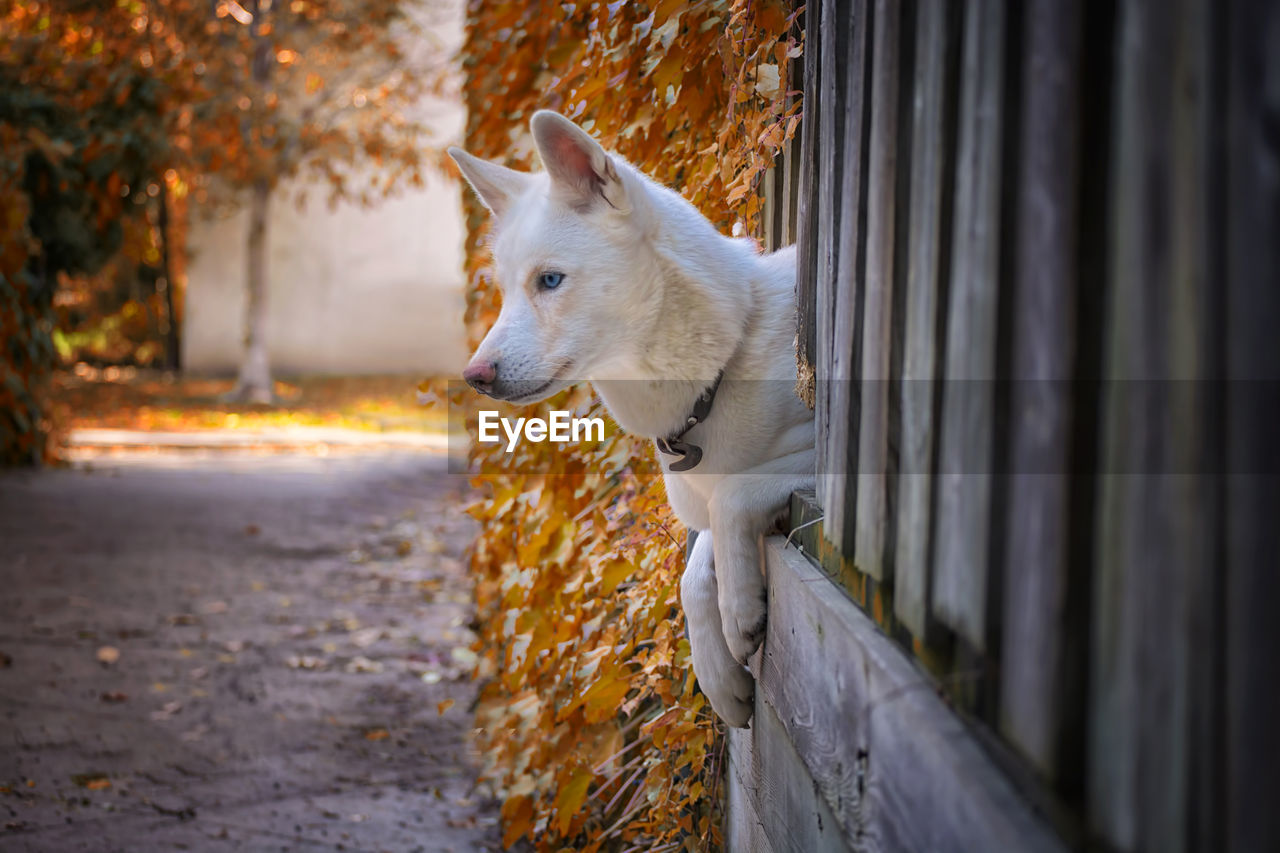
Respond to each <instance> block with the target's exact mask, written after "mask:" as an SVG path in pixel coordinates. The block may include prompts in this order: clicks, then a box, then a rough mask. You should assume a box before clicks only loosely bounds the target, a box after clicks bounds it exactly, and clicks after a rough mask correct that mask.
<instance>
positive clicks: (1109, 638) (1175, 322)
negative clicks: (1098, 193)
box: [1089, 0, 1221, 851]
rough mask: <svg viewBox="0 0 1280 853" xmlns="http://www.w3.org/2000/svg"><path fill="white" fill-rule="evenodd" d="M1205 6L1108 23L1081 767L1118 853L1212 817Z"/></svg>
mask: <svg viewBox="0 0 1280 853" xmlns="http://www.w3.org/2000/svg"><path fill="white" fill-rule="evenodd" d="M1207 11H1208V6H1207V5H1206V4H1205V3H1204V2H1203V0H1182V2H1179V3H1178V4H1176V6H1175V7H1173V8H1170V7H1169V5H1168V4H1163V3H1150V2H1146V3H1133V4H1130V5H1128V6H1126V7H1125V8H1124V9H1123V10H1122V13H1121V17H1120V19H1119V27H1120V29H1119V33H1120V36H1119V38H1120V43H1121V45H1122V46H1123V48H1124V49H1123V50H1122V51H1121V52H1120V54H1119V55H1120V56H1121V60H1120V67H1119V73H1118V80H1119V92H1120V98H1119V102H1118V109H1117V115H1118V116H1120V118H1119V120H1118V124H1117V127H1116V146H1115V151H1116V155H1115V156H1116V158H1117V160H1116V163H1117V168H1116V181H1115V183H1114V197H1113V202H1112V219H1113V222H1114V225H1113V238H1112V245H1113V247H1114V248H1113V259H1112V269H1111V274H1110V276H1109V277H1110V281H1109V282H1108V288H1109V292H1110V310H1109V312H1108V314H1109V317H1110V318H1111V319H1110V322H1109V328H1108V331H1107V335H1106V337H1107V341H1106V344H1107V350H1106V352H1107V368H1106V370H1107V376H1108V378H1110V379H1113V380H1117V381H1114V382H1111V383H1109V384H1108V387H1107V391H1106V395H1105V397H1104V405H1105V409H1104V422H1103V423H1104V432H1103V435H1104V447H1105V452H1106V456H1105V458H1104V466H1105V470H1106V471H1107V472H1108V473H1107V474H1106V475H1105V476H1104V477H1103V478H1102V490H1101V501H1100V502H1099V508H1098V512H1099V515H1098V527H1099V530H1100V538H1099V547H1098V551H1097V558H1096V577H1095V584H1094V586H1095V596H1094V624H1095V631H1094V645H1093V648H1094V659H1093V679H1092V684H1093V686H1094V696H1093V702H1092V706H1091V719H1090V731H1091V732H1092V733H1093V736H1092V738H1091V744H1090V746H1091V749H1090V759H1091V760H1090V765H1089V766H1090V771H1091V772H1090V776H1089V783H1090V796H1089V816H1090V821H1091V824H1092V825H1093V827H1094V828H1095V831H1096V832H1097V833H1098V834H1099V835H1100V836H1102V837H1103V838H1104V839H1106V840H1107V841H1108V842H1109V843H1111V844H1112V845H1114V846H1115V847H1117V848H1119V849H1153V850H1172V851H1179V850H1187V849H1193V848H1194V846H1195V845H1194V844H1193V843H1192V839H1193V835H1192V833H1191V832H1189V831H1188V830H1189V829H1190V828H1191V827H1192V826H1194V825H1196V824H1200V823H1203V822H1205V821H1208V822H1210V823H1212V822H1214V821H1215V820H1216V818H1215V817H1214V815H1213V809H1212V808H1209V809H1207V810H1206V809H1202V808H1200V806H1201V804H1200V803H1198V802H1197V801H1196V791H1197V790H1202V789H1203V785H1202V783H1200V782H1199V781H1198V779H1197V777H1198V775H1199V774H1200V773H1206V774H1209V775H1212V774H1213V770H1212V768H1213V766H1214V764H1216V762H1217V760H1218V758H1217V750H1216V749H1215V748H1214V746H1213V743H1212V738H1209V739H1208V740H1200V739H1195V740H1193V738H1192V732H1193V730H1195V729H1197V728H1200V727H1201V725H1202V723H1200V722H1197V721H1198V720H1200V714H1201V713H1202V712H1204V713H1208V714H1210V716H1212V714H1213V711H1212V709H1213V708H1214V707H1215V706H1217V705H1218V704H1219V703H1220V701H1221V700H1220V697H1219V696H1218V695H1216V694H1217V690H1216V689H1215V688H1214V687H1213V685H1214V683H1215V682H1216V680H1217V676H1215V674H1214V668H1215V666H1216V664H1215V657H1216V656H1214V655H1212V654H1210V655H1209V656H1207V657H1205V656H1202V655H1199V654H1196V653H1195V650H1196V649H1197V648H1198V647H1202V646H1211V645H1212V644H1213V643H1215V642H1216V638H1215V635H1216V633H1217V630H1218V629H1216V628H1215V625H1216V624H1217V621H1218V617H1217V616H1216V615H1215V614H1214V613H1213V611H1212V609H1211V608H1212V602H1213V601H1214V599H1215V598H1216V593H1215V586H1216V583H1217V581H1216V578H1217V576H1218V574H1219V568H1220V567H1219V565H1218V557H1217V550H1216V548H1215V547H1214V545H1213V542H1212V539H1213V530H1212V528H1211V527H1210V525H1211V523H1212V513H1213V506H1212V502H1213V497H1212V495H1213V492H1214V489H1213V488H1212V482H1211V480H1210V478H1208V477H1207V476H1206V473H1205V471H1206V464H1205V463H1206V459H1207V458H1208V457H1207V456H1206V452H1207V451H1206V446H1207V440H1206V436H1207V435H1208V434H1209V433H1210V429H1211V419H1212V417H1213V415H1212V414H1211V413H1210V411H1209V407H1208V405H1207V403H1208V401H1209V400H1210V399H1211V398H1210V397H1209V396H1206V395H1207V394H1211V393H1212V392H1213V386H1212V385H1211V384H1210V383H1206V382H1204V381H1203V380H1205V379H1207V378H1210V377H1211V376H1213V375H1216V372H1214V371H1211V370H1210V368H1211V364H1210V361H1211V358H1212V355H1213V352H1214V351H1215V350H1216V349H1217V345H1215V344H1214V343H1213V342H1212V337H1211V336H1212V334H1213V330H1212V329H1211V328H1210V326H1209V319H1208V318H1211V317H1212V316H1213V312H1212V311H1211V310H1207V309H1209V308H1210V306H1211V305H1212V304H1213V300H1214V296H1213V294H1214V293H1216V292H1217V285H1216V284H1215V282H1216V281H1217V280H1218V276H1217V275H1214V274H1211V273H1210V271H1209V261H1208V258H1209V257H1210V255H1211V253H1212V252H1213V249H1212V247H1211V246H1209V245H1208V244H1207V243H1206V241H1205V236H1204V235H1205V234H1206V230H1207V229H1206V222H1205V219H1204V217H1205V213H1204V211H1205V209H1206V207H1207V206H1208V197H1209V192H1210V190H1209V185H1208V183H1207V182H1206V176H1207V174H1208V171H1207V169H1206V164H1207V162H1208V156H1209V151H1210V149H1211V146H1212V142H1211V136H1212V133H1213V132H1214V130H1213V128H1214V127H1216V124H1217V122H1216V121H1214V120H1213V119H1211V118H1210V114H1209V111H1208V107H1207V104H1206V101H1205V98H1206V96H1207V95H1208V94H1209V93H1210V92H1211V91H1212V89H1211V86H1210V79H1211V77H1210V60H1209V46H1208V41H1207V39H1208V34H1209V33H1210V32H1211V28H1210V27H1209V26H1208V22H1207ZM1153 200H1155V202H1156V203H1154V204H1153ZM1206 762H1207V763H1206ZM1201 837H1206V836H1203V835H1202V836H1201Z"/></svg>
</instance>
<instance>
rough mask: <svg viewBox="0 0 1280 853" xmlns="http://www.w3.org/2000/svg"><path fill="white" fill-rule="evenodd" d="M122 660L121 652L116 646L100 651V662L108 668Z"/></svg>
mask: <svg viewBox="0 0 1280 853" xmlns="http://www.w3.org/2000/svg"><path fill="white" fill-rule="evenodd" d="M118 660H120V650H119V649H117V648H116V647H115V646H103V647H101V648H100V649H98V662H99V663H104V664H106V665H108V666H110V665H111V664H113V663H115V662H116V661H118Z"/></svg>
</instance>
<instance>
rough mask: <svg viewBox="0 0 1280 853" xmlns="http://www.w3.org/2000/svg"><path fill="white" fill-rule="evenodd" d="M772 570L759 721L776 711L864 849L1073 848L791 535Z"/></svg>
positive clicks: (776, 548)
mask: <svg viewBox="0 0 1280 853" xmlns="http://www.w3.org/2000/svg"><path fill="white" fill-rule="evenodd" d="M766 566H767V571H768V584H769V608H770V609H769V632H768V636H767V638H766V640H765V645H764V647H763V651H762V652H761V653H760V654H759V655H758V656H757V658H756V663H755V666H754V671H755V672H756V675H757V678H758V688H757V694H756V695H757V700H756V701H757V714H758V715H760V716H761V718H763V717H764V714H762V713H761V712H762V709H763V708H771V709H773V711H774V712H775V713H776V714H777V719H778V722H779V725H780V726H781V729H782V730H783V731H784V732H785V734H786V739H787V741H788V742H789V744H790V745H791V746H792V747H793V748H794V750H795V753H796V754H797V755H798V757H799V759H800V761H802V762H803V764H804V766H805V767H806V768H807V772H808V774H809V775H810V776H811V777H812V784H813V786H814V787H815V789H816V790H817V791H818V792H820V794H821V796H822V797H823V798H825V800H826V802H827V804H828V805H829V806H830V809H831V813H832V815H833V817H834V819H835V820H837V821H838V822H839V823H840V825H841V827H842V828H843V831H844V833H845V836H846V837H847V838H849V839H851V840H852V842H853V846H854V847H855V848H856V849H859V850H929V851H951V850H954V851H965V850H1020V851H1036V850H1059V849H1062V845H1061V843H1060V841H1059V840H1058V839H1057V837H1056V836H1055V835H1054V834H1053V833H1052V832H1051V830H1050V829H1049V828H1048V826H1047V824H1046V823H1045V822H1044V821H1043V820H1042V819H1041V818H1040V817H1039V816H1038V815H1037V814H1036V813H1034V812H1033V811H1032V809H1031V808H1030V806H1029V805H1028V804H1027V802H1026V801H1025V800H1024V799H1023V798H1022V797H1021V796H1020V795H1019V794H1018V792H1017V791H1016V790H1014V788H1013V786H1012V783H1011V782H1010V780H1009V779H1008V778H1007V777H1006V776H1005V775H1003V774H1002V773H1001V772H999V771H998V770H997V768H996V766H995V765H994V763H993V762H992V760H991V759H990V757H989V756H988V755H987V754H986V753H985V752H984V751H983V749H982V748H981V747H980V745H979V744H978V741H977V740H976V738H975V737H974V736H973V735H972V734H971V733H970V732H969V731H968V730H967V728H966V726H965V724H964V723H963V722H962V721H961V720H960V718H959V717H957V716H956V715H955V714H954V713H952V712H951V710H950V709H949V708H948V707H947V705H946V704H945V703H944V702H943V701H942V700H941V699H940V698H939V696H938V694H937V692H936V690H935V686H934V685H933V683H932V682H930V681H929V680H928V679H927V678H926V677H925V676H924V675H923V674H922V673H921V672H920V671H919V670H918V669H916V667H915V666H913V664H912V663H911V661H910V660H909V659H908V657H907V656H906V654H905V653H904V652H903V651H902V650H901V649H900V648H898V647H897V646H896V645H895V644H894V643H893V642H892V641H891V640H889V639H888V638H887V637H885V636H884V635H883V634H882V633H881V632H880V631H879V630H878V629H877V628H876V627H875V625H874V623H873V622H872V621H871V619H870V618H869V617H868V616H867V615H866V614H864V613H863V612H862V611H861V610H859V609H858V607H857V606H855V605H854V604H853V602H852V601H851V600H850V599H849V598H847V597H846V596H845V595H844V593H843V592H842V591H841V590H840V589H839V587H837V586H835V585H834V584H833V583H832V582H831V581H830V580H829V579H828V578H827V577H826V575H824V574H823V573H822V572H820V571H819V570H818V569H817V568H815V567H814V566H813V565H812V564H810V563H809V562H808V560H807V559H805V557H803V556H802V555H801V554H800V553H799V552H798V551H797V550H796V549H794V548H791V547H789V546H787V545H786V544H785V540H783V539H781V538H780V537H773V538H771V539H769V540H767V542H766ZM753 725H762V724H761V723H760V722H755V723H753ZM763 725H766V726H767V725H768V723H767V722H766V723H764V724H763ZM735 737H737V736H735ZM735 743H740V739H739V740H737V741H735ZM740 748H741V747H739V749H740ZM760 772H761V773H765V774H767V773H769V772H770V767H768V766H763V765H762V766H761V769H760ZM762 814H763V812H762ZM766 823H767V821H766ZM775 844H776V839H775Z"/></svg>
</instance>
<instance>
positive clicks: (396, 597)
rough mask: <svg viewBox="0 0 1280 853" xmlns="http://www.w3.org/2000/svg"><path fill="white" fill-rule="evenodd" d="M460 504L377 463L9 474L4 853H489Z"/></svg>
mask: <svg viewBox="0 0 1280 853" xmlns="http://www.w3.org/2000/svg"><path fill="white" fill-rule="evenodd" d="M462 487H463V484H462V483H461V482H460V481H459V479H458V478H455V477H451V476H449V475H448V474H446V473H444V462H443V459H442V458H441V457H439V456H433V455H430V454H424V453H406V452H387V451H383V452H378V453H361V454H347V455H338V456H330V457H327V458H320V457H314V456H284V457H279V456H273V457H261V456H256V457H255V456H249V455H228V454H214V455H212V456H207V457H198V456H194V455H192V454H187V455H175V454H169V455H161V456H157V457H154V458H151V459H149V460H133V461H129V460H123V461H122V460H115V461H106V462H99V463H97V464H96V465H95V467H94V469H93V470H92V471H89V472H86V471H83V470H67V471H52V472H45V473H40V474H0V820H3V823H4V826H3V829H2V830H0V850H4V851H11V850H13V851H20V850H32V851H37V850H38V851H61V850H92V851H113V850H119V851H161V850H196V851H203V850H214V851H216V850H253V851H256V850H263V851H267V850H271V851H280V850H285V851H290V850H298V851H309V850H347V851H381V850H390V851H413V850H416V851H447V850H453V851H470V850H490V849H496V848H497V843H496V839H497V837H498V835H497V821H496V816H495V815H494V812H493V810H492V808H491V807H490V806H488V805H486V804H485V803H483V802H482V796H481V794H480V793H479V792H477V791H475V790H473V779H474V769H473V765H472V762H471V758H470V756H469V754H468V752H467V749H466V747H465V745H464V735H465V733H466V731H467V729H468V728H469V725H470V714H469V711H468V705H469V703H470V701H471V698H472V695H473V688H472V685H471V683H470V681H469V680H468V679H467V678H466V677H465V676H464V675H462V670H464V669H465V668H466V666H467V664H468V662H469V660H468V659H469V655H470V652H469V651H467V648H466V647H467V645H468V643H469V642H470V639H471V634H470V632H469V630H468V628H467V623H468V621H469V619H470V612H469V604H468V596H467V585H466V581H465V576H464V570H463V566H462V565H461V563H460V554H461V552H462V549H463V548H464V546H465V544H466V542H467V540H468V539H469V538H470V536H471V533H472V529H471V527H470V524H469V522H468V520H467V519H466V518H465V517H464V516H463V515H462V512H461V509H460V507H461V503H462V501H463V500H464V496H463V494H462V493H461V491H460V490H461V489H462ZM450 701H452V704H451V705H450ZM441 708H443V709H444V710H443V713H441V711H440V709H441Z"/></svg>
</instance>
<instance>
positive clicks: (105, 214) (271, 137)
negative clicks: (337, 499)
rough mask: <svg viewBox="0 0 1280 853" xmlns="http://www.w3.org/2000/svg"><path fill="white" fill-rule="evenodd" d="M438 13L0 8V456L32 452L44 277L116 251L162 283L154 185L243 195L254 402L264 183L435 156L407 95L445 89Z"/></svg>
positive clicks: (47, 358) (49, 2)
mask: <svg viewBox="0 0 1280 853" xmlns="http://www.w3.org/2000/svg"><path fill="white" fill-rule="evenodd" d="M437 12H438V9H436V7H435V6H434V5H433V4H431V3H429V2H425V3H424V2H412V1H411V0H245V2H243V3H242V2H237V0H110V2H98V0H13V2H11V3H9V4H6V5H5V6H4V7H3V11H0V160H2V161H3V163H4V170H5V171H4V173H3V175H2V176H0V180H3V181H4V189H5V193H4V196H3V198H2V199H0V215H2V216H3V220H4V223H5V225H6V227H5V229H4V231H3V233H2V234H0V257H2V258H3V259H4V264H3V266H2V267H0V299H2V300H3V302H0V306H2V307H3V310H4V314H3V316H2V317H0V324H3V327H2V328H3V331H4V333H5V335H4V338H5V344H4V348H5V352H4V356H3V360H2V361H0V370H2V371H3V373H2V374H0V388H2V390H0V395H3V396H0V405H3V413H0V419H3V425H2V426H0V430H2V431H0V461H3V462H9V463H12V462H17V461H32V460H38V459H40V458H42V457H43V456H44V454H45V452H46V451H45V448H46V445H47V433H48V430H49V428H50V426H51V425H50V424H49V419H48V416H47V413H46V411H45V408H44V405H43V402H42V393H43V392H42V387H43V386H44V384H45V383H46V380H47V375H48V372H49V370H50V369H51V365H52V363H53V359H54V350H53V348H52V346H51V332H52V314H51V306H52V305H53V301H54V291H55V290H56V289H57V287H58V283H59V281H65V280H67V277H68V276H76V275H87V274H95V273H99V272H100V271H102V270H103V269H104V267H105V266H106V265H108V264H109V263H112V262H113V261H114V260H116V259H118V258H119V257H120V255H121V252H122V250H123V251H124V253H125V255H126V256H127V258H128V260H130V261H132V262H134V263H145V264H146V265H148V266H149V267H151V268H152V269H153V272H152V273H151V274H152V277H153V278H154V277H155V276H157V275H158V276H161V277H164V278H167V277H168V276H169V273H168V272H165V271H163V267H164V264H163V263H162V261H163V253H164V252H166V251H167V250H168V248H169V246H168V244H167V242H166V241H165V240H163V239H162V237H161V235H160V234H159V232H160V230H162V225H163V224H164V219H165V218H166V216H167V214H168V212H169V211H168V201H169V199H170V198H171V197H177V198H181V196H183V195H184V194H185V193H187V192H188V191H190V190H194V191H195V193H196V196H197V198H199V199H200V200H206V199H212V200H222V201H226V202H230V203H244V202H245V201H246V200H247V202H248V204H249V205H250V207H251V217H250V219H251V227H250V230H249V234H248V235H247V239H248V241H249V247H250V253H249V254H250V264H249V268H248V269H247V270H246V283H247V286H248V289H249V295H250V298H249V300H248V302H249V306H250V307H249V316H248V317H247V318H246V319H247V324H246V325H247V332H248V334H247V335H246V339H247V340H246V344H247V345H246V358H245V365H246V368H245V370H242V382H241V391H242V393H243V394H244V395H245V396H247V397H250V398H253V399H263V398H266V397H268V396H269V394H270V376H269V368H268V365H267V363H266V344H265V338H264V335H263V330H264V328H265V316H266V299H265V294H266V290H267V283H266V269H265V262H264V260H263V256H264V252H265V249H264V247H265V245H266V233H265V227H266V226H265V222H266V212H267V206H268V203H269V200H270V198H271V195H272V194H273V192H274V191H275V189H276V187H277V186H278V185H279V184H280V183H281V182H282V181H286V180H288V179H290V178H294V177H297V176H301V175H319V176H321V177H322V178H323V179H324V180H325V181H326V183H327V185H328V187H329V189H330V190H331V197H332V198H333V199H335V200H337V199H355V200H361V201H367V200H369V199H371V198H372V197H374V196H378V195H383V194H386V193H388V192H391V191H393V190H394V189H396V188H397V187H399V186H401V185H402V184H417V183H420V182H421V181H422V169H423V168H425V167H428V166H430V165H432V164H433V162H435V157H436V155H432V154H428V153H427V152H425V151H424V147H425V142H424V140H425V138H426V128H425V127H424V126H423V125H422V124H421V123H420V122H419V121H417V120H416V119H415V118H414V117H413V115H412V112H411V109H410V108H411V107H412V106H413V105H414V104H415V103H416V102H417V101H418V100H419V99H420V98H421V97H423V96H424V95H427V94H430V93H437V92H440V91H443V89H444V88H445V86H446V83H447V79H446V74H445V69H446V67H447V66H446V63H445V62H444V59H445V57H444V55H443V51H442V50H441V48H440V45H439V44H437V43H436V42H435V40H434V39H435V37H434V36H433V35H432V32H431V30H430V27H431V25H432V24H433V23H435V21H434V16H435V15H436V13H437ZM370 167H372V168H370ZM252 223H256V227H255V226H254V225H253V224H252ZM157 270H158V271H157ZM165 284H166V285H168V284H169V283H168V282H167V281H166V282H165ZM158 289H159V288H157V290H158ZM167 292H168V294H169V295H170V297H171V295H172V287H171V286H170V287H169V288H168V291H167ZM169 310H170V313H172V305H170V308H169ZM126 319H127V318H126ZM171 325H172V324H171Z"/></svg>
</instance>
